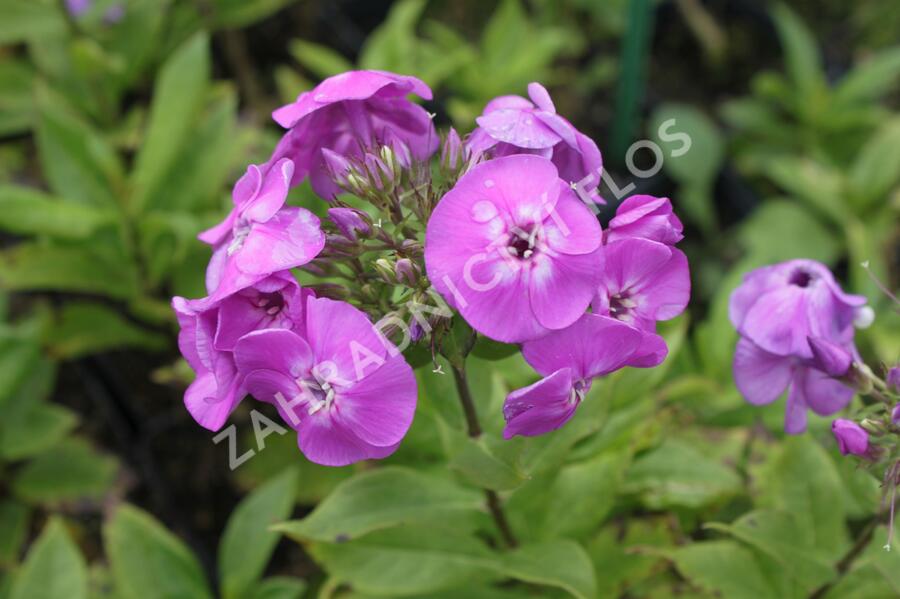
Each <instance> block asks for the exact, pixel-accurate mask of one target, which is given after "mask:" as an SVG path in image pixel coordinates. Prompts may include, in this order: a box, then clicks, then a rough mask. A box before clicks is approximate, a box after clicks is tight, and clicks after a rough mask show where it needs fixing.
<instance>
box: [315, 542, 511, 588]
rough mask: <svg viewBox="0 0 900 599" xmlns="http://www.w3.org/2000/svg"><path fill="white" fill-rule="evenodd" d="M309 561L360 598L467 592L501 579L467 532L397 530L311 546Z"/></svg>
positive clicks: (493, 559) (489, 553)
mask: <svg viewBox="0 0 900 599" xmlns="http://www.w3.org/2000/svg"><path fill="white" fill-rule="evenodd" d="M309 551H310V553H311V554H312V556H313V557H314V558H315V559H316V561H318V562H319V563H321V564H322V565H323V566H324V568H325V570H326V571H327V572H328V573H329V574H330V575H331V576H332V577H334V578H336V579H337V580H339V581H341V582H344V583H346V584H349V585H350V586H352V587H353V588H354V589H355V590H357V591H360V592H362V593H369V594H372V595H379V596H386V597H403V596H409V595H420V594H424V593H433V592H437V591H441V590H445V589H452V588H457V589H465V588H471V587H472V586H474V585H477V584H478V583H482V582H490V581H492V580H496V579H499V578H501V574H500V572H499V570H500V569H501V568H500V563H499V561H498V558H497V555H496V554H495V553H493V552H492V551H491V550H490V549H488V548H487V547H486V546H485V545H484V543H482V542H481V541H480V540H479V539H477V538H475V537H474V536H471V535H468V534H466V533H465V531H460V530H457V529H453V528H446V527H443V526H441V525H429V526H400V527H397V528H393V529H390V530H381V531H378V532H374V533H371V534H368V535H366V536H364V537H362V538H360V539H357V540H354V541H349V542H345V543H335V544H330V543H314V544H312V545H311V546H310V547H309Z"/></svg>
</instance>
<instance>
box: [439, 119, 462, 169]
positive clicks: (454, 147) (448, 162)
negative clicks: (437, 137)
mask: <svg viewBox="0 0 900 599" xmlns="http://www.w3.org/2000/svg"><path fill="white" fill-rule="evenodd" d="M462 158H463V143H462V139H460V137H459V133H457V132H456V129H454V128H452V127H451V128H450V131H449V132H448V133H447V139H445V140H444V145H443V146H442V147H441V167H442V168H443V169H445V170H447V171H450V172H452V171H455V170H456V169H458V168H459V166H460V164H461V163H462Z"/></svg>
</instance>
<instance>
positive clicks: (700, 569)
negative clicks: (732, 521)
mask: <svg viewBox="0 0 900 599" xmlns="http://www.w3.org/2000/svg"><path fill="white" fill-rule="evenodd" d="M662 554H663V555H665V556H666V557H667V558H669V559H670V560H672V561H673V562H675V566H676V567H677V568H678V571H679V572H681V574H682V575H683V576H684V577H685V578H687V579H688V580H690V581H691V582H692V583H693V584H694V585H696V586H698V587H700V588H702V589H705V590H708V591H709V592H711V593H715V594H716V596H720V597H728V598H729V599H778V597H779V595H778V593H776V592H775V590H774V589H773V588H772V587H771V586H770V584H769V582H768V580H766V577H765V575H764V574H763V572H762V570H761V569H760V567H759V564H758V563H757V562H756V558H755V556H754V555H753V553H752V552H751V551H748V550H747V549H744V548H743V547H741V546H740V545H738V544H737V543H734V542H732V541H711V542H706V543H690V544H688V545H685V546H684V547H680V548H678V549H673V550H669V551H663V552H662Z"/></svg>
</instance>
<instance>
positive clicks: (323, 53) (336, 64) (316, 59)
mask: <svg viewBox="0 0 900 599" xmlns="http://www.w3.org/2000/svg"><path fill="white" fill-rule="evenodd" d="M288 51H289V52H290V53H291V55H292V56H293V57H294V58H296V59H297V62H299V63H300V64H302V65H303V66H304V67H306V68H307V69H309V70H310V71H312V73H313V74H314V75H315V76H316V77H319V78H321V79H325V78H327V77H331V76H332V75H337V74H338V73H343V72H344V71H350V70H353V63H351V62H350V61H349V60H347V59H346V58H344V57H343V56H341V55H340V54H338V53H337V52H335V51H334V50H332V49H331V48H329V47H328V46H322V45H320V44H315V43H313V42H308V41H306V40H299V39H297V40H291V43H290V45H289V46H288Z"/></svg>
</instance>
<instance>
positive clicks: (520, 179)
mask: <svg viewBox="0 0 900 599" xmlns="http://www.w3.org/2000/svg"><path fill="white" fill-rule="evenodd" d="M601 238H602V231H601V229H600V224H599V222H598V221H597V219H596V218H595V217H594V215H593V214H591V212H590V210H589V209H588V208H587V207H586V206H585V205H584V204H583V203H581V202H580V201H579V200H578V198H577V197H576V196H575V193H574V192H573V191H572V190H571V189H570V188H569V186H568V185H567V184H566V183H565V182H564V181H562V180H561V179H560V178H559V176H558V172H557V170H556V167H555V166H554V165H553V163H552V162H550V160H548V159H546V158H542V157H540V156H530V155H515V156H506V157H503V158H497V159H494V160H490V161H488V162H484V163H482V164H479V165H478V166H476V167H474V168H473V169H472V170H471V171H469V172H468V173H466V174H465V175H464V176H462V177H461V178H460V179H459V181H458V182H457V183H456V185H455V186H454V188H453V189H451V190H450V191H449V192H448V193H447V194H446V195H445V196H444V197H443V198H442V199H441V201H440V202H439V203H438V205H437V207H436V208H435V210H434V212H433V213H432V215H431V219H430V220H429V221H428V226H427V229H426V232H425V266H426V268H427V271H428V278H429V280H430V281H431V283H432V284H433V285H434V287H435V289H437V291H439V292H440V293H441V295H443V296H444V298H445V299H446V300H447V301H448V303H451V305H454V306H455V307H456V308H457V309H458V310H459V311H460V313H461V314H462V316H463V318H465V319H466V321H467V322H468V323H469V324H470V325H471V326H472V327H473V328H474V329H476V330H477V331H479V332H480V333H483V334H484V335H486V336H488V337H490V338H492V339H496V340H498V341H504V342H507V343H511V342H520V341H525V340H528V339H534V338H537V337H540V336H541V335H545V334H546V333H547V332H549V331H550V330H556V329H563V328H565V327H567V326H569V325H570V324H572V323H573V322H575V321H576V320H577V319H578V318H579V317H580V316H581V315H582V314H583V313H584V311H585V310H586V309H587V307H588V305H589V304H590V302H591V298H592V297H593V295H594V293H595V292H596V289H597V284H598V282H599V280H600V274H601V271H602V263H601V260H600V257H599V256H598V255H597V250H598V248H599V247H600V243H601Z"/></svg>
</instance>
